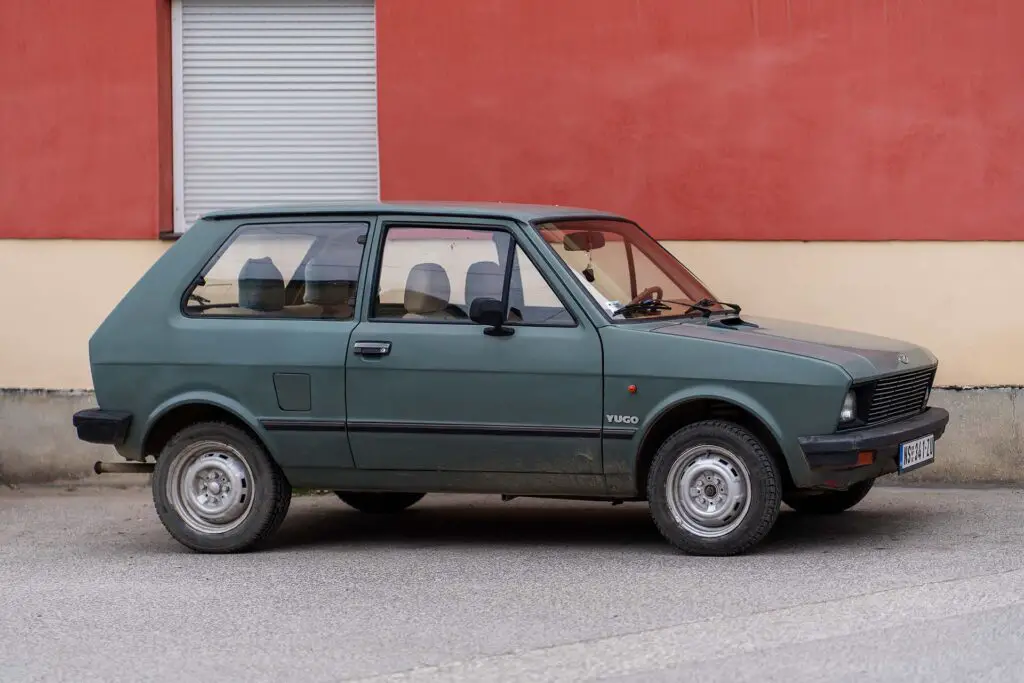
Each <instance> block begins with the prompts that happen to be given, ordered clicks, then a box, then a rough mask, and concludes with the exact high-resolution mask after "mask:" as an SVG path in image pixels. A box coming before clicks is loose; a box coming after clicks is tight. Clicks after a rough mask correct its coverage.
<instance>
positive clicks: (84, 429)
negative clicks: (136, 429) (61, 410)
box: [71, 408, 132, 446]
mask: <svg viewBox="0 0 1024 683" xmlns="http://www.w3.org/2000/svg"><path fill="white" fill-rule="evenodd" d="M71 422H72V424H73V425H74V427H75V430H76V431H77V432H78V438H79V439H80V440H82V441H86V442H88V443H98V444H105V445H110V446H120V445H121V444H123V443H124V441H125V439H126V438H127V437H128V427H129V426H130V425H131V422H132V414H131V413H129V412H127V411H123V410H101V409H99V408H90V409H89V410H80V411H78V412H77V413H75V414H74V416H73V417H72V418H71Z"/></svg>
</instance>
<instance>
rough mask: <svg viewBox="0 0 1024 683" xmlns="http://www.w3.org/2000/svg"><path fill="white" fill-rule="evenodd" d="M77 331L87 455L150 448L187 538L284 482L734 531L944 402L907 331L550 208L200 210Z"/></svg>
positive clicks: (937, 423)
mask: <svg viewBox="0 0 1024 683" xmlns="http://www.w3.org/2000/svg"><path fill="white" fill-rule="evenodd" d="M89 355H90V363H91V369H92V377H93V383H94V386H95V389H96V399H97V403H98V405H99V407H98V408H97V409H90V410H85V411H81V412H79V413H77V414H75V416H74V426H75V427H76V429H77V434H78V438H80V439H82V440H84V441H87V442H91V443H100V444H109V445H112V446H113V447H114V448H115V449H116V450H117V452H118V453H119V454H120V455H121V456H122V457H123V458H124V459H126V460H127V461H129V462H118V463H102V462H101V463H97V464H96V471H97V472H103V471H128V470H129V469H135V470H138V471H152V472H153V477H152V486H153V498H154V502H155V506H156V510H157V513H158V515H159V517H160V519H161V521H162V522H163V524H164V526H165V527H166V529H167V531H168V532H169V533H170V534H171V535H172V536H173V537H174V538H175V539H177V541H179V542H180V543H182V544H183V545H185V546H187V547H189V548H192V549H194V550H197V551H202V552H233V551H240V550H244V549H248V548H252V547H255V546H257V545H258V544H260V543H261V542H262V541H264V540H265V539H266V538H267V537H269V536H270V535H271V534H273V533H274V531H275V530H276V529H277V528H278V527H279V525H280V524H281V522H282V520H283V519H284V517H285V515H286V514H287V512H288V507H289V504H290V501H291V495H292V488H293V487H302V488H319V489H330V490H333V491H336V492H337V495H338V497H339V498H341V500H342V501H344V502H345V503H347V504H348V505H351V506H352V507H354V508H356V509H358V510H362V511H364V512H367V513H396V512H399V511H401V510H404V509H406V508H408V507H409V506H411V505H413V504H415V503H416V502H417V501H418V500H420V499H421V498H423V496H424V495H426V494H427V493H433V492H447V493H493V494H501V495H503V496H504V497H505V498H511V497H516V496H532V497H557V498H571V499H579V500H592V501H593V500H599V501H608V502H612V503H618V502H622V501H647V502H648V504H649V507H650V510H651V514H652V516H653V518H654V521H655V523H656V525H657V527H658V529H660V531H661V533H662V534H663V535H664V537H665V538H666V539H667V540H668V541H669V542H670V543H671V544H672V545H673V546H675V547H676V548H678V549H680V550H682V551H684V552H687V553H694V554H702V555H730V554H737V553H742V552H744V551H746V550H748V549H750V548H752V547H753V546H755V545H756V544H757V543H759V542H760V541H761V540H762V539H763V538H764V537H765V535H766V534H767V533H768V532H769V530H770V529H771V528H772V526H773V524H774V523H775V520H776V518H777V516H778V514H779V509H780V506H781V504H782V503H786V504H787V505H788V506H790V507H792V508H794V509H795V510H797V511H799V512H804V513H812V514H813V513H817V514H826V513H837V512H840V511H843V510H846V509H848V508H850V507H852V506H854V505H856V504H857V503H858V502H859V501H861V500H862V499H863V498H864V496H865V495H867V493H868V491H869V490H870V489H871V487H872V484H873V483H874V481H875V479H876V478H877V477H879V476H880V475H883V474H887V473H892V472H906V471H908V470H911V469H914V468H917V467H921V466H924V465H927V464H929V463H931V462H933V461H934V457H935V455H934V454H935V450H934V447H935V440H936V439H938V438H939V437H941V435H942V433H943V431H944V430H945V428H946V424H947V422H948V420H949V414H948V413H947V412H946V411H945V410H942V409H940V408H934V407H929V406H928V397H929V393H930V390H931V386H932V382H933V379H934V377H935V370H936V366H937V361H936V358H935V357H934V356H933V355H932V354H931V353H929V352H928V351H926V350H925V349H923V348H920V347H918V346H914V345H912V344H908V343H904V342H900V341H895V340H892V339H887V338H881V337H875V336H868V335H864V334H858V333H854V332H847V331H842V330H836V329H831V328H826V327H819V326H814V325H808V324H801V323H794V322H787V321H783V320H769V319H763V318H758V317H752V316H748V315H746V314H741V310H740V307H739V306H737V305H734V304H732V303H727V302H721V301H718V300H716V299H715V297H714V295H713V294H712V293H711V291H710V290H709V289H708V288H707V287H706V286H705V285H704V284H703V283H702V282H701V281H700V280H698V279H697V278H696V277H695V276H694V275H693V274H692V273H691V272H690V271H689V270H688V269H687V268H686V267H684V266H683V265H682V264H681V263H680V262H679V261H678V260H677V259H676V258H675V257H673V256H672V254H671V253H670V252H668V251H667V250H666V249H665V248H664V247H663V246H662V245H661V244H659V243H658V242H657V241H655V240H654V239H653V238H651V237H650V236H649V235H648V234H647V233H646V232H644V230H643V229H641V228H640V227H639V226H638V225H637V224H636V223H635V222H633V221H630V220H628V219H626V218H623V217H621V216H616V215H611V214H608V213H603V212H599V211H592V210H584V209H568V208H564V207H554V206H529V205H515V204H503V203H494V204H440V203H437V204H432V203H415V204H413V203H408V204H403V203H371V204H358V205H337V206H305V207H270V208H262V209H245V210H238V211H222V212H217V213H212V214H208V215H206V216H204V217H202V218H201V219H200V220H198V221H197V222H196V223H195V224H194V225H193V226H192V228H191V229H189V230H188V231H187V232H186V233H185V234H184V235H183V236H182V237H181V238H180V239H179V240H178V241H177V242H176V243H175V244H174V245H173V246H172V247H171V248H170V249H168V250H167V251H166V252H165V253H164V254H163V256H161V258H160V259H159V260H158V261H157V262H156V263H155V264H154V265H153V266H152V267H151V268H150V269H149V271H148V272H147V273H146V274H145V275H144V276H143V277H142V278H141V279H140V280H139V281H138V283H136V284H135V286H134V287H133V288H132V289H131V290H130V291H129V292H128V293H127V295H126V296H125V297H124V298H123V299H122V300H121V302H120V303H118V305H117V307H116V308H115V309H114V310H113V311H112V312H111V313H110V315H109V316H108V317H107V318H106V320H105V321H104V322H103V323H102V325H100V327H99V329H98V330H97V331H96V332H95V333H94V335H93V336H92V338H91V340H90V342H89ZM150 456H152V458H154V459H155V462H154V461H153V460H150V459H149V457H150Z"/></svg>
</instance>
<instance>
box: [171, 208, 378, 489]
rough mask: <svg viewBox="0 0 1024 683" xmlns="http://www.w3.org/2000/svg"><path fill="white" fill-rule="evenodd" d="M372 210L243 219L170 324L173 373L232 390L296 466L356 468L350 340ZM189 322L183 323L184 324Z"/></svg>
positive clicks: (199, 385)
mask: <svg viewBox="0 0 1024 683" xmlns="http://www.w3.org/2000/svg"><path fill="white" fill-rule="evenodd" d="M370 225H371V223H370V219H368V218H362V217H349V216H339V217H336V218H326V217H324V218H315V219H314V218H296V219H285V218H281V219H276V220H274V221H270V222H253V223H248V224H243V225H241V226H240V227H239V228H238V229H237V230H236V231H235V232H234V234H233V235H232V236H231V238H229V240H228V241H227V242H226V244H224V245H223V246H222V247H221V248H220V249H219V250H218V252H217V253H216V254H214V256H213V258H211V259H210V261H209V263H208V264H206V266H204V268H203V269H202V271H201V273H199V277H197V278H196V280H195V281H194V283H193V285H192V286H190V288H189V289H188V290H187V291H186V293H185V296H184V297H183V301H182V304H181V305H182V309H183V313H184V316H183V318H182V319H181V320H180V321H179V322H178V324H177V325H176V326H175V328H174V329H172V331H171V333H170V334H171V335H172V338H173V339H174V344H175V347H176V349H177V353H178V354H179V357H181V358H184V359H188V362H187V363H186V362H184V361H181V362H180V364H179V365H178V366H177V367H176V368H175V372H176V374H177V376H178V381H179V383H180V384H185V385H191V386H193V387H195V388H196V390H202V391H216V392H218V393H220V394H221V395H223V396H225V397H228V398H230V399H231V400H234V401H238V402H239V404H241V405H242V406H243V407H244V409H245V410H246V411H248V412H250V413H251V414H252V415H254V416H255V417H256V418H257V419H258V420H259V423H260V426H261V427H262V428H263V429H264V430H265V434H264V435H263V436H264V438H265V439H266V440H267V445H268V446H269V448H270V450H271V452H272V453H274V454H275V457H276V458H277V460H278V462H279V463H280V464H281V466H282V467H284V468H285V469H286V471H288V472H289V473H291V474H299V473H300V472H301V471H302V470H304V469H308V470H316V471H319V470H322V469H324V468H328V469H331V468H340V469H352V468H353V467H354V462H353V459H352V456H351V453H350V450H349V443H348V439H347V435H346V433H345V412H346V411H345V369H344V363H345V359H346V353H345V349H346V348H347V347H348V340H349V336H350V335H351V333H352V330H353V329H355V327H356V324H357V303H358V302H359V296H358V292H357V289H358V283H359V281H360V274H361V271H362V269H363V268H364V262H365V260H366V259H367V255H366V254H365V251H366V246H365V244H366V242H367V240H368V236H369V231H370ZM184 332H187V333H184Z"/></svg>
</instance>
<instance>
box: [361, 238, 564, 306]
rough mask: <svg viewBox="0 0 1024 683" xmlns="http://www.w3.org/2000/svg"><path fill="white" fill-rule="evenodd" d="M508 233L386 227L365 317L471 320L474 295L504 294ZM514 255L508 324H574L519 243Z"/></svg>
mask: <svg viewBox="0 0 1024 683" xmlns="http://www.w3.org/2000/svg"><path fill="white" fill-rule="evenodd" d="M511 240H512V236H511V235H510V234H509V233H507V232H504V231H502V230H489V229H486V228H448V227H445V228H434V227H392V228H389V229H388V230H387V232H386V234H385V237H384V247H383V253H382V255H381V263H380V275H379V280H378V290H377V292H378V293H377V296H376V297H375V300H374V302H373V305H372V309H371V311H370V317H371V318H373V319H377V320H382V319H383V320H403V321H422V322H452V323H458V322H463V323H469V322H470V319H469V312H470V307H471V306H472V304H473V301H474V300H475V299H478V298H491V299H497V300H499V301H500V300H502V298H503V294H504V292H505V286H504V285H505V266H504V264H505V263H507V261H508V253H509V252H508V248H509V244H510V242H511ZM514 254H515V256H514V259H513V267H512V274H511V282H510V286H509V297H508V303H509V310H508V314H507V316H508V321H509V323H510V324H513V325H514V324H516V323H521V324H532V325H565V324H570V325H573V324H575V321H574V320H573V318H572V316H571V315H570V314H569V313H568V311H566V310H565V308H564V307H563V306H562V304H561V302H560V301H559V299H558V297H557V296H556V295H555V293H554V292H553V291H552V290H551V288H550V287H549V286H548V284H547V282H546V281H545V280H544V277H543V276H542V275H541V273H540V271H538V270H537V268H536V266H534V264H533V262H531V261H530V259H529V258H528V257H527V256H526V254H525V253H523V251H522V249H521V248H520V247H519V246H516V248H515V252H514Z"/></svg>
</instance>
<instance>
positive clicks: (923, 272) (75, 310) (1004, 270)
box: [0, 240, 1024, 389]
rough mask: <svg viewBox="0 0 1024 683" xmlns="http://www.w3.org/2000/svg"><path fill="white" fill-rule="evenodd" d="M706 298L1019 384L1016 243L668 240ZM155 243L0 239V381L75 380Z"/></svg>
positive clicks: (956, 373) (81, 378)
mask: <svg viewBox="0 0 1024 683" xmlns="http://www.w3.org/2000/svg"><path fill="white" fill-rule="evenodd" d="M668 246H669V248H670V249H671V250H672V251H674V252H675V253H676V254H677V255H678V256H679V257H680V258H681V259H682V260H683V262H684V263H686V264H687V265H688V266H689V267H690V268H691V269H693V270H694V271H695V272H696V274H697V275H698V276H699V277H700V278H701V279H702V280H703V281H704V282H705V284H707V285H708V286H709V287H710V288H711V290H712V291H713V292H714V293H715V294H716V296H718V297H720V298H721V299H724V300H727V301H734V302H736V303H739V304H740V305H742V306H743V308H744V310H745V311H749V312H751V313H754V314H760V315H767V316H777V317H787V318H793V319H796V320H802V321H808V322H817V323H821V324H826V325H833V326H838V327H848V328H854V329H858V330H861V331H864V332H872V333H876V334H882V335H886V336H890V337H898V338H902V339H906V340H908V341H912V342H915V343H918V344H923V345H924V346H927V347H928V348H930V349H931V350H932V351H933V352H934V353H936V354H937V355H938V356H939V359H940V371H939V377H938V379H937V381H938V383H939V384H940V385H944V386H949V385H972V386H978V385H1024V360H1022V358H1021V355H1020V349H1024V275H1022V274H1021V273H1022V272H1024V270H1021V266H1020V264H1021V263H1024V243H994V242H971V243H963V242H950V243H931V242H905V243H820V242H819V243H804V242H754V243H750V242H675V243H669V244H668ZM167 247H168V244H166V243H161V242H155V241H152V242H150V241H89V240H38V241H36V240H0V274H2V275H3V276H4V278H5V279H6V281H7V282H8V283H9V286H8V287H9V288H8V290H7V291H8V292H9V293H10V295H9V298H8V299H7V300H6V301H5V302H4V307H5V311H4V312H5V315H4V320H3V323H0V388H45V389H85V388H91V386H92V384H91V381H90V379H89V365H88V348H87V343H88V339H89V335H90V334H92V331H93V330H94V329H95V328H96V326H97V325H98V324H99V323H100V321H101V320H102V319H103V316H104V315H106V313H107V312H108V311H109V310H110V309H111V307H113V306H114V305H115V304H116V303H117V301H118V300H119V299H120V298H121V297H122V296H123V295H124V293H125V292H126V291H127V290H128V288H129V287H131V285H132V284H133V283H134V282H135V280H136V279H137V278H138V277H139V276H140V275H142V273H143V272H145V270H146V268H147V267H149V265H150V264H151V263H152V262H153V261H154V260H155V259H156V258H157V257H158V256H159V255H160V253H161V252H162V251H163V250H164V249H166V248H167Z"/></svg>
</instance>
